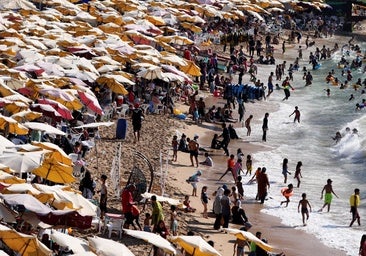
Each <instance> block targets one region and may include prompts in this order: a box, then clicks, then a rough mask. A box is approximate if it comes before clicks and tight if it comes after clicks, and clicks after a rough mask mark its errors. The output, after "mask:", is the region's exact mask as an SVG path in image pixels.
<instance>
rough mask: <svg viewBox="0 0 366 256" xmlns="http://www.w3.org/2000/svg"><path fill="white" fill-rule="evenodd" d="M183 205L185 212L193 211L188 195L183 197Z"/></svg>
mask: <svg viewBox="0 0 366 256" xmlns="http://www.w3.org/2000/svg"><path fill="white" fill-rule="evenodd" d="M183 205H184V206H185V207H186V208H185V209H184V211H185V212H195V211H196V209H195V208H192V207H191V201H190V200H189V195H186V196H185V197H184V201H183Z"/></svg>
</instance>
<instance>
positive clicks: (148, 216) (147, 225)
mask: <svg viewBox="0 0 366 256" xmlns="http://www.w3.org/2000/svg"><path fill="white" fill-rule="evenodd" d="M150 220H151V214H150V213H148V212H147V213H145V220H144V231H145V232H151V226H150Z"/></svg>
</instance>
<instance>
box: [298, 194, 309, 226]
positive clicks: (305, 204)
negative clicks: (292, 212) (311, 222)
mask: <svg viewBox="0 0 366 256" xmlns="http://www.w3.org/2000/svg"><path fill="white" fill-rule="evenodd" d="M301 197H302V199H301V200H300V201H299V205H298V206H297V211H298V212H300V205H301V214H302V223H303V224H304V226H306V221H305V215H306V220H308V219H309V210H308V206H309V209H310V211H311V205H310V203H309V201H308V200H307V199H306V193H302V195H301Z"/></svg>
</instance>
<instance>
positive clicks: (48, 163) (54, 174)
mask: <svg viewBox="0 0 366 256" xmlns="http://www.w3.org/2000/svg"><path fill="white" fill-rule="evenodd" d="M72 171H73V168H72V167H71V166H69V165H66V164H62V163H60V162H58V161H57V160H55V159H46V160H45V161H43V163H42V165H41V166H39V167H38V168H36V169H34V170H33V171H32V173H33V174H35V175H38V176H40V177H42V178H44V179H46V180H49V181H52V182H55V183H61V184H65V183H71V182H74V181H75V177H74V176H73V175H72Z"/></svg>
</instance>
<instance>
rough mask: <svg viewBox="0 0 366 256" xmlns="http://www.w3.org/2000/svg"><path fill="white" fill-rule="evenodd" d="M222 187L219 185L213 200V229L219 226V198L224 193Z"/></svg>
mask: <svg viewBox="0 0 366 256" xmlns="http://www.w3.org/2000/svg"><path fill="white" fill-rule="evenodd" d="M224 191H225V190H224V189H223V188H222V187H220V188H219V189H218V190H217V192H216V197H215V200H214V202H213V212H214V214H215V223H214V229H215V230H219V229H220V227H221V218H222V207H221V198H222V195H223V194H224Z"/></svg>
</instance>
